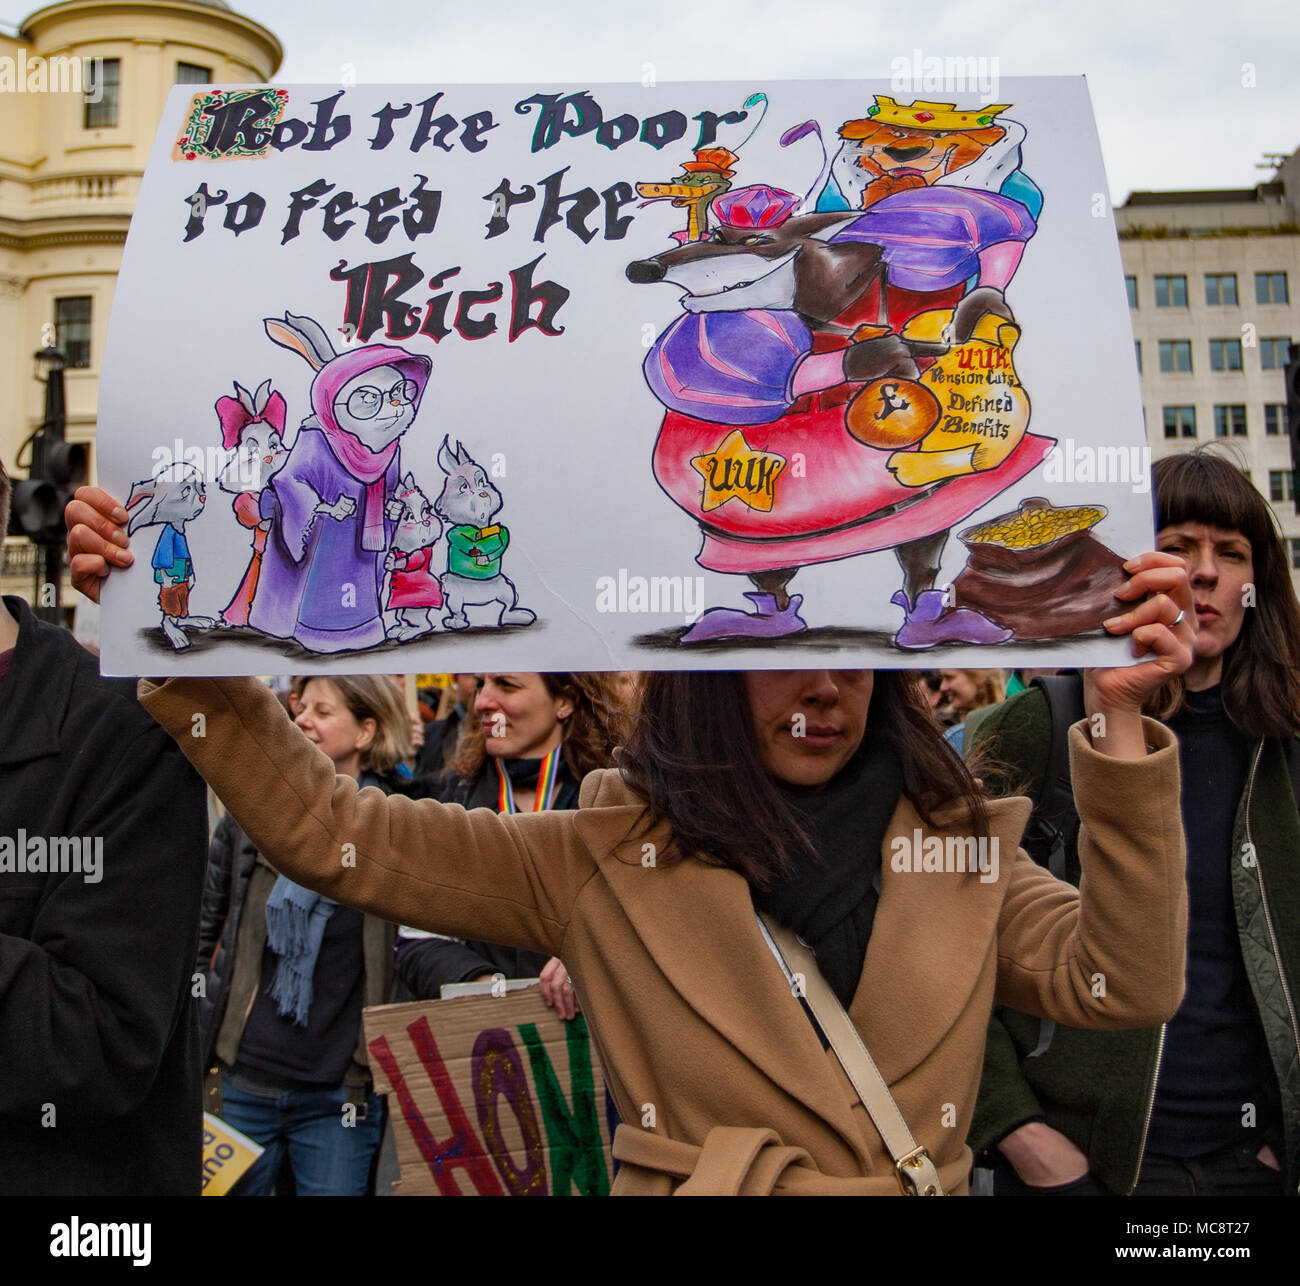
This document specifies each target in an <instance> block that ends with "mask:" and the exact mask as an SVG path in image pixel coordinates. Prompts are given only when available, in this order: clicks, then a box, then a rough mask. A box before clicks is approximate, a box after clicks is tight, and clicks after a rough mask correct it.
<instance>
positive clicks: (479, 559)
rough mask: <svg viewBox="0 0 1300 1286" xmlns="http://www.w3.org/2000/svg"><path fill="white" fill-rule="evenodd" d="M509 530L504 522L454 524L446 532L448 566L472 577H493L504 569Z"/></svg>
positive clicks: (459, 573) (461, 574) (454, 570)
mask: <svg viewBox="0 0 1300 1286" xmlns="http://www.w3.org/2000/svg"><path fill="white" fill-rule="evenodd" d="M509 543H510V532H509V531H508V530H507V529H506V528H505V527H501V526H492V527H484V528H483V529H482V530H481V531H480V530H479V528H477V527H470V526H468V525H466V526H461V527H452V528H451V529H450V530H449V531H448V532H447V570H448V571H449V572H453V573H454V574H455V575H457V576H468V577H470V578H471V579H472V580H491V578H492V577H493V576H496V575H498V574H499V573H500V571H501V555H502V554H504V553H505V552H506V546H507V545H508V544H509Z"/></svg>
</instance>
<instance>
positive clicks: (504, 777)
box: [492, 746, 561, 813]
mask: <svg viewBox="0 0 1300 1286" xmlns="http://www.w3.org/2000/svg"><path fill="white" fill-rule="evenodd" d="M560 749H561V748H560V747H559V746H556V747H555V749H554V750H551V751H548V752H547V755H546V758H545V759H543V760H542V764H541V767H540V768H539V769H538V770H537V798H536V799H534V800H533V812H535V813H541V812H544V811H545V810H546V809H548V808H550V806H551V805H552V804H553V803H554V802H555V788H556V786H557V785H558V784H559V781H560ZM492 762H493V763H494V764H495V765H496V770H497V780H498V782H499V783H500V784H499V786H498V788H497V812H498V813H513V812H516V811H517V809H516V808H515V792H514V788H513V787H512V786H511V785H510V774H509V773H508V772H506V770H505V769H504V768H502V767H501V760H499V759H494V760H493V761H492Z"/></svg>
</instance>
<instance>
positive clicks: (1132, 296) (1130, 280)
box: [1124, 277, 1138, 308]
mask: <svg viewBox="0 0 1300 1286" xmlns="http://www.w3.org/2000/svg"><path fill="white" fill-rule="evenodd" d="M1124 289H1125V290H1127V291H1128V306H1129V307H1130V308H1136V307H1137V306H1138V279H1137V278H1136V277H1125V278H1124Z"/></svg>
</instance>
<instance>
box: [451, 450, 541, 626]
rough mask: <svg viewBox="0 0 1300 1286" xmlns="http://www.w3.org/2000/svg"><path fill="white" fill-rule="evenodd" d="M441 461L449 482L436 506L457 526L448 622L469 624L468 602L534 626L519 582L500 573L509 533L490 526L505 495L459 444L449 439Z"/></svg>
mask: <svg viewBox="0 0 1300 1286" xmlns="http://www.w3.org/2000/svg"><path fill="white" fill-rule="evenodd" d="M438 465H439V467H440V468H441V469H442V471H443V473H445V474H446V475H447V480H446V482H445V483H444V484H443V488H442V495H441V496H439V497H438V501H437V503H436V504H435V505H434V509H435V511H436V512H437V513H438V515H439V516H440V517H442V518H443V519H444V520H445V521H446V522H448V523H449V524H453V525H451V526H450V527H449V528H448V531H447V571H446V574H445V575H444V576H443V578H442V591H443V594H444V595H445V596H446V599H447V607H448V608H449V609H450V612H449V615H448V616H447V618H446V619H445V620H444V621H443V624H444V625H445V626H446V628H447V629H449V630H463V629H465V628H466V627H467V626H468V625H469V618H468V617H467V616H466V615H465V608H466V606H480V605H482V604H485V603H500V604H501V619H500V621H499V622H498V624H501V625H531V624H532V623H533V622H534V621H535V620H536V619H537V614H536V613H535V612H530V611H529V610H528V609H527V608H526V607H518V606H517V603H518V595H517V594H516V592H515V587H514V583H513V582H512V581H511V580H510V579H509V577H507V576H505V575H504V574H503V573H502V571H501V557H502V555H503V554H504V553H505V552H506V546H507V545H509V543H510V532H509V530H508V529H507V528H505V527H503V526H501V525H500V524H499V523H497V524H492V525H489V523H490V520H491V518H492V516H493V515H494V514H495V513H496V512H497V511H498V510H499V509H500V508H501V505H502V500H501V493H500V492H499V491H498V490H497V489H496V487H494V486H493V485H492V483H491V482H489V481H488V476H487V474H486V473H485V472H484V471H483V468H482V467H481V466H480V465H478V464H476V463H475V462H474V461H473V460H472V459H471V458H470V455H469V452H468V451H466V450H465V448H464V447H463V446H461V444H460V443H459V442H457V443H456V447H455V450H453V449H452V447H451V439H450V438H448V437H444V438H443V440H442V446H441V447H439V448H438Z"/></svg>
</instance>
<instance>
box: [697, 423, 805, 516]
mask: <svg viewBox="0 0 1300 1286" xmlns="http://www.w3.org/2000/svg"><path fill="white" fill-rule="evenodd" d="M785 464H786V461H785V457H784V456H780V455H776V454H775V453H773V452H770V451H758V450H755V448H753V447H751V446H750V445H749V443H748V442H746V441H745V435H744V434H743V433H742V432H741V431H740V430H739V429H733V430H732V431H731V432H730V433H728V434H727V436H726V437H725V438H723V439H722V441H721V442H720V443H719V444H718V445H717V446H716V447H715V448H714V449H713V450H712V451H710V452H709V453H708V455H697V456H692V457H691V468H692V469H694V470H695V471H696V472H697V473H698V474H699V475H700V477H701V478H703V479H704V496H703V498H702V500H701V501H700V508H701V510H703V511H704V512H705V513H708V512H709V510H710V509H717V508H718V507H719V506H720V505H724V504H726V503H727V501H728V500H739V501H740V502H741V504H744V505H748V506H749V507H750V508H751V509H761V510H762V511H763V512H764V513H770V512H771V511H772V503H773V501H774V500H775V499H776V480H777V477H778V476H779V475H780V473H781V471H782V470H783V469H784V468H785Z"/></svg>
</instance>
